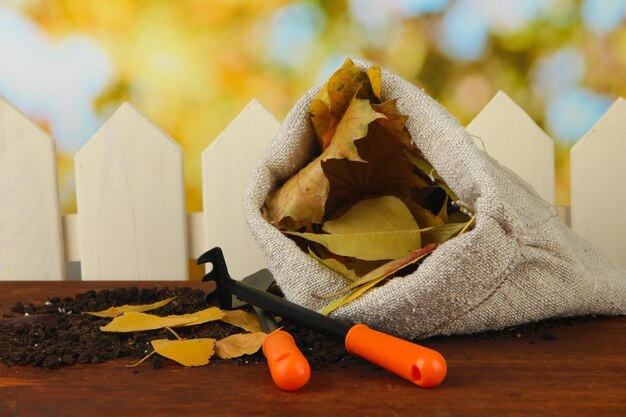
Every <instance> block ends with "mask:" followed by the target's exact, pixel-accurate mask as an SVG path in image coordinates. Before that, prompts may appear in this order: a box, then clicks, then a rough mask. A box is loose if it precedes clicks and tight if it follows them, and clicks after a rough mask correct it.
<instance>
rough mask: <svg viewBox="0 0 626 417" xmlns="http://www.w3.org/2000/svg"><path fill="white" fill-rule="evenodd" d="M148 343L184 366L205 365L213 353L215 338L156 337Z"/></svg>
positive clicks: (156, 350) (158, 351)
mask: <svg viewBox="0 0 626 417" xmlns="http://www.w3.org/2000/svg"><path fill="white" fill-rule="evenodd" d="M150 343H151V344H152V347H153V348H154V351H155V352H156V353H158V354H159V355H161V356H164V357H166V358H168V359H171V360H173V361H176V362H178V363H180V364H181V365H184V366H202V365H206V364H208V363H209V360H210V359H211V357H212V356H213V354H214V353H215V339H211V338H200V339H190V340H167V339H157V340H153V341H151V342H150Z"/></svg>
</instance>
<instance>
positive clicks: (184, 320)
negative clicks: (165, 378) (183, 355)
mask: <svg viewBox="0 0 626 417" xmlns="http://www.w3.org/2000/svg"><path fill="white" fill-rule="evenodd" d="M222 317H224V312H223V311H222V310H220V309H219V308H217V307H210V308H207V309H205V310H202V311H198V312H197V313H191V314H182V315H170V316H165V317H160V316H155V315H154V314H146V313H137V312H134V311H129V312H126V313H124V314H123V315H121V316H118V317H116V318H114V319H113V320H112V321H111V322H110V323H109V324H107V325H106V326H102V327H100V330H102V331H103V332H141V331H145V330H156V329H162V328H165V327H172V328H174V327H181V326H194V325H197V324H202V323H206V322H209V321H213V320H219V319H221V318H222Z"/></svg>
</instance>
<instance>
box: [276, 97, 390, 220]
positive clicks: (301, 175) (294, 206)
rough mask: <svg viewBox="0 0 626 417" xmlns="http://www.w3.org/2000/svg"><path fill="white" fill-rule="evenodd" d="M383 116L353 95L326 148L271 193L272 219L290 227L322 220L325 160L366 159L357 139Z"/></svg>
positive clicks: (366, 102)
mask: <svg viewBox="0 0 626 417" xmlns="http://www.w3.org/2000/svg"><path fill="white" fill-rule="evenodd" d="M381 117H384V116H383V115H382V114H379V113H376V112H375V111H374V110H373V109H372V107H371V105H370V103H369V101H367V100H360V99H353V100H352V101H351V102H350V105H349V106H348V109H347V110H346V113H345V114H344V116H343V117H342V119H341V121H340V122H339V124H338V125H337V129H336V131H335V134H334V136H333V139H332V142H331V143H330V145H329V146H328V147H327V148H326V150H325V151H324V152H323V153H322V154H321V155H320V156H318V157H317V158H315V159H314V160H313V161H312V162H311V163H309V164H308V165H307V166H306V167H304V168H303V169H301V170H300V171H299V172H298V173H297V174H296V175H294V176H293V177H291V178H290V179H289V180H287V182H285V184H283V186H282V187H280V188H279V189H278V190H276V191H274V192H273V193H272V194H270V196H269V197H268V199H267V201H266V202H265V207H266V208H267V213H268V215H269V217H270V219H269V220H270V222H271V223H272V224H274V225H276V226H278V227H282V228H288V229H289V230H297V229H300V228H301V227H303V226H309V225H311V224H320V223H322V221H323V218H324V208H325V204H326V199H327V197H328V180H327V179H326V176H325V175H324V171H323V170H322V166H321V163H322V161H325V160H328V159H337V158H341V159H347V160H351V161H362V160H361V157H360V156H359V153H358V150H357V148H356V146H355V144H354V141H355V140H357V139H360V138H362V137H364V136H365V135H366V134H367V131H368V126H369V124H370V123H371V122H373V121H374V120H376V119H377V118H381Z"/></svg>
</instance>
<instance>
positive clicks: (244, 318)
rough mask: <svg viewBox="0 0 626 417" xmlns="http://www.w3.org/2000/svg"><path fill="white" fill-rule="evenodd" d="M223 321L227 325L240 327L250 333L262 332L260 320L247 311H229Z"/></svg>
mask: <svg viewBox="0 0 626 417" xmlns="http://www.w3.org/2000/svg"><path fill="white" fill-rule="evenodd" d="M220 320H222V321H223V322H225V323H228V324H232V325H233V326H237V327H240V328H242V329H244V330H246V331H248V332H262V331H263V330H261V324H260V323H259V319H258V318H257V317H256V316H255V315H254V314H250V313H248V312H247V311H243V310H230V311H227V312H226V314H225V315H224V317H222V318H221V319H220Z"/></svg>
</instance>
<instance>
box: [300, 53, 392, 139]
mask: <svg viewBox="0 0 626 417" xmlns="http://www.w3.org/2000/svg"><path fill="white" fill-rule="evenodd" d="M373 68H374V67H373ZM373 68H372V77H374V79H375V78H376V74H375V71H376V70H375V69H373ZM372 77H368V76H367V75H366V74H364V73H363V72H361V70H359V68H358V67H357V66H356V65H354V63H353V62H352V61H351V60H350V59H347V60H346V61H345V62H344V64H343V65H342V66H341V67H340V68H339V69H338V70H337V71H335V73H334V74H333V75H331V77H330V78H329V80H328V82H327V83H326V84H325V85H324V86H323V87H322V89H321V90H320V92H319V93H318V94H317V96H316V97H315V99H314V100H313V101H312V102H311V107H310V112H311V123H312V124H313V129H314V131H315V135H316V137H317V140H318V144H319V145H320V149H321V150H322V151H324V150H325V149H326V148H327V147H328V146H329V145H330V142H331V140H332V138H333V136H334V134H335V129H336V128H337V125H338V124H339V121H340V120H341V118H342V117H343V115H344V113H346V110H347V108H348V106H349V105H350V102H351V101H352V99H354V98H361V99H367V100H368V101H372V100H374V99H376V97H378V96H380V86H378V91H377V92H378V95H376V93H377V92H376V91H373V87H374V86H373V84H371V80H372ZM378 78H379V79H380V67H378ZM374 82H376V80H374Z"/></svg>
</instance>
